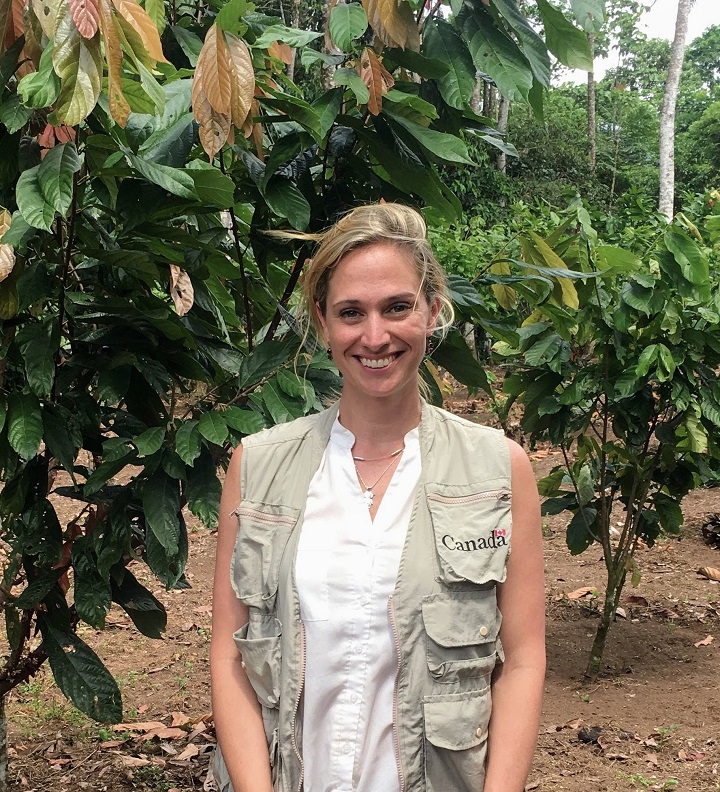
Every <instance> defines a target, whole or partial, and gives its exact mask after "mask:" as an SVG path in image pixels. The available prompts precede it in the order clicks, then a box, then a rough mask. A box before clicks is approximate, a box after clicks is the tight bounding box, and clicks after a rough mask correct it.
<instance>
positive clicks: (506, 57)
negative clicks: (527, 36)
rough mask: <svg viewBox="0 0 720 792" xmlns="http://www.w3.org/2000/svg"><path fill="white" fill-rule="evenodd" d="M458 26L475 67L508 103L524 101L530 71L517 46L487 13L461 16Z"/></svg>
mask: <svg viewBox="0 0 720 792" xmlns="http://www.w3.org/2000/svg"><path fill="white" fill-rule="evenodd" d="M461 24H462V30H463V34H464V38H465V40H466V41H467V42H468V49H469V50H470V54H471V55H472V59H473V63H474V64H475V68H476V69H477V70H478V71H481V72H483V73H484V74H488V75H490V77H492V79H493V80H494V81H495V84H496V85H497V87H498V91H499V92H500V93H501V94H502V95H503V96H505V97H507V98H508V99H509V100H510V101H512V102H517V101H522V102H527V100H528V94H529V93H530V89H531V88H532V85H533V72H532V69H531V68H530V64H529V63H528V62H527V60H526V58H525V56H524V55H523V54H522V52H521V51H520V50H519V49H518V46H517V44H516V43H515V42H514V41H513V40H512V39H511V38H509V37H508V36H506V35H505V34H504V33H503V32H502V31H501V30H499V29H498V28H497V27H495V25H493V23H492V19H491V17H490V14H489V13H487V12H486V11H484V12H477V13H472V12H468V13H466V14H464V15H463V16H462V23H461Z"/></svg>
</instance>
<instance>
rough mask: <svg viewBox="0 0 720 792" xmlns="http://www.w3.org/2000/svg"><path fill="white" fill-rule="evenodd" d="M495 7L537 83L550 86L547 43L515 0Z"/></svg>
mask: <svg viewBox="0 0 720 792" xmlns="http://www.w3.org/2000/svg"><path fill="white" fill-rule="evenodd" d="M600 1H602V0H600ZM493 6H494V7H495V8H496V9H497V10H498V12H499V13H500V15H501V16H502V17H503V18H504V19H505V21H506V22H507V23H508V24H509V25H510V27H511V28H512V29H513V31H514V32H515V34H516V35H517V37H518V39H519V40H520V43H521V44H522V51H523V55H524V56H525V57H526V58H527V60H528V63H529V64H530V67H531V69H532V71H533V74H534V75H535V78H536V79H537V81H538V82H539V83H540V85H544V86H545V87H547V86H549V85H550V58H549V56H548V52H547V47H546V46H545V42H544V41H543V40H542V39H541V38H540V36H538V34H537V33H536V32H535V30H533V28H532V26H531V25H530V23H529V22H528V21H527V18H526V16H525V15H524V14H523V13H521V11H520V10H519V9H518V6H517V4H516V3H515V0H493Z"/></svg>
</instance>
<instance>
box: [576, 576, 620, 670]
mask: <svg viewBox="0 0 720 792" xmlns="http://www.w3.org/2000/svg"><path fill="white" fill-rule="evenodd" d="M626 577H627V572H626V571H625V570H624V569H622V568H621V569H618V568H616V567H613V568H612V569H608V574H607V589H606V590H605V603H604V605H603V610H602V613H601V614H600V624H598V628H597V632H596V633H595V640H594V641H593V645H592V649H591V650H590V658H589V660H588V664H587V668H586V669H585V676H586V677H589V678H590V679H595V678H596V677H597V675H598V674H599V673H600V667H601V665H602V659H603V654H604V653H605V642H606V641H607V636H608V631H609V630H610V626H611V625H612V623H613V622H614V621H615V614H616V613H617V609H618V605H619V604H620V595H621V594H622V590H623V586H624V585H625V578H626Z"/></svg>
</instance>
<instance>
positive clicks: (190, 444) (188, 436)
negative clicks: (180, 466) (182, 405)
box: [175, 420, 202, 465]
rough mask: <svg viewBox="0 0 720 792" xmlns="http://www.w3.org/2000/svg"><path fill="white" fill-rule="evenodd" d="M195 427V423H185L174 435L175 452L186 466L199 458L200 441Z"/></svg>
mask: <svg viewBox="0 0 720 792" xmlns="http://www.w3.org/2000/svg"><path fill="white" fill-rule="evenodd" d="M197 427H198V422H197V421H194V420H191V421H185V422H184V423H183V424H182V426H181V427H180V428H179V429H178V430H177V432H176V433H175V450H176V451H177V453H178V455H179V457H180V459H182V461H183V462H184V463H185V464H186V465H192V463H193V462H194V461H195V459H197V457H198V456H200V448H201V446H202V441H201V439H200V432H199V431H198V428H197Z"/></svg>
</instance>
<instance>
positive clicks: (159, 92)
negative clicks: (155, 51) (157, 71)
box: [136, 61, 165, 115]
mask: <svg viewBox="0 0 720 792" xmlns="http://www.w3.org/2000/svg"><path fill="white" fill-rule="evenodd" d="M136 65H137V69H138V71H139V72H140V85H142V87H143V90H144V91H145V93H146V94H147V95H148V96H149V97H150V99H151V100H152V103H153V105H154V111H155V112H157V114H158V115H162V114H163V113H164V112H165V91H163V89H162V86H161V85H160V83H159V82H158V81H157V80H156V79H155V76H154V75H153V73H152V72H151V71H150V70H149V69H148V68H147V67H146V66H145V65H144V64H143V63H142V62H140V61H138V63H137V64H136Z"/></svg>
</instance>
